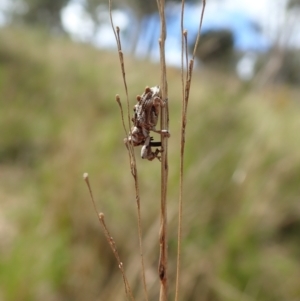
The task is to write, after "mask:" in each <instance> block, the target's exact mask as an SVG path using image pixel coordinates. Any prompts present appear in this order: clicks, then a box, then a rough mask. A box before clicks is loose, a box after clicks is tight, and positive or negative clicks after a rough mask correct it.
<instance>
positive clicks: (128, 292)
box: [83, 173, 134, 301]
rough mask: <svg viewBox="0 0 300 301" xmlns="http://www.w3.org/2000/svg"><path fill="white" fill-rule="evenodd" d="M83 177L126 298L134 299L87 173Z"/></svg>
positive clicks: (132, 300)
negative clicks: (114, 260) (114, 259)
mask: <svg viewBox="0 0 300 301" xmlns="http://www.w3.org/2000/svg"><path fill="white" fill-rule="evenodd" d="M83 179H84V181H85V183H86V185H87V187H88V190H89V193H90V197H91V200H92V203H93V207H94V210H95V212H96V214H97V217H98V220H99V223H100V225H101V228H102V230H103V232H104V235H105V238H106V240H107V242H108V244H109V245H110V247H111V250H112V252H113V254H114V256H115V258H116V260H117V262H118V266H119V269H120V271H121V274H122V277H123V282H124V286H125V293H126V297H127V299H128V300H131V301H134V297H133V294H132V290H131V288H130V285H129V282H128V279H127V276H126V273H125V270H124V266H123V262H122V261H121V258H120V256H119V253H118V250H117V246H116V243H115V241H114V239H113V237H112V236H111V234H110V232H109V230H108V227H107V225H106V223H105V219H104V214H103V213H102V212H101V213H98V212H99V211H98V209H97V206H96V202H95V200H94V196H93V192H92V188H91V185H90V181H89V176H88V174H87V173H84V174H83Z"/></svg>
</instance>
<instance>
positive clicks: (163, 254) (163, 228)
mask: <svg viewBox="0 0 300 301" xmlns="http://www.w3.org/2000/svg"><path fill="white" fill-rule="evenodd" d="M157 7H158V11H159V15H160V24H161V30H160V39H159V47H160V67H161V80H160V82H161V84H160V85H161V91H162V99H164V100H166V99H168V83H167V71H166V59H165V40H166V35H167V32H166V19H165V11H164V8H165V1H164V0H157ZM160 126H161V129H164V130H168V129H169V108H168V102H166V105H165V106H164V107H163V108H162V109H161V117H160ZM161 143H162V149H163V152H162V156H161V221H160V232H159V244H160V256H159V265H158V273H159V278H160V297H159V300H160V301H166V300H167V299H168V277H167V267H168V265H167V264H168V244H167V186H168V170H169V167H168V138H167V137H166V136H164V135H161Z"/></svg>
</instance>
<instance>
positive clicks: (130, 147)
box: [109, 0, 148, 301]
mask: <svg viewBox="0 0 300 301" xmlns="http://www.w3.org/2000/svg"><path fill="white" fill-rule="evenodd" d="M109 15H110V21H111V26H112V29H113V32H114V35H115V38H116V43H117V47H118V53H119V60H120V65H121V70H122V78H123V83H124V87H125V92H126V103H127V117H128V127H129V128H130V105H129V96H128V87H127V81H126V73H125V64H124V56H123V52H122V45H121V39H120V29H119V27H116V29H115V26H114V23H113V18H112V13H111V0H109ZM117 101H118V99H117ZM118 103H119V102H118ZM119 106H120V108H121V114H122V120H124V117H123V110H122V106H121V105H120V103H119ZM122 122H123V121H122ZM124 125H125V123H124V122H123V127H124ZM124 128H125V129H126V127H124ZM128 152H129V157H130V170H131V174H132V176H133V178H134V186H135V199H136V205H137V219H138V237H139V250H140V257H141V270H142V271H141V273H142V281H143V290H144V298H145V300H146V301H148V291H147V282H146V275H145V264H144V254H143V243H142V236H143V235H142V219H141V205H140V191H139V179H138V173H137V166H136V159H135V154H134V148H133V145H132V142H130V143H128Z"/></svg>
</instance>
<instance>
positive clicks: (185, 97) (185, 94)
mask: <svg viewBox="0 0 300 301" xmlns="http://www.w3.org/2000/svg"><path fill="white" fill-rule="evenodd" d="M184 2H185V1H184V0H182V6H181V33H182V42H181V83H182V110H181V135H180V180H179V181H180V183H179V202H178V206H179V209H178V240H177V243H178V246H177V271H176V286H175V301H177V300H178V298H179V282H180V260H181V238H182V204H183V177H184V170H183V167H184V150H185V131H186V125H187V118H186V116H187V108H188V101H189V95H190V88H191V80H192V74H193V67H194V60H195V55H196V50H197V47H198V43H199V39H200V32H201V28H202V22H203V16H204V11H205V5H206V0H203V1H202V12H201V16H200V22H199V27H198V33H197V38H196V42H195V45H194V50H193V56H192V59H191V60H190V62H188V49H187V35H188V33H187V31H186V30H184ZM186 67H188V69H187V70H186ZM185 70H186V74H185V76H184V73H185Z"/></svg>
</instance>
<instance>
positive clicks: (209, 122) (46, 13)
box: [0, 0, 300, 301]
mask: <svg viewBox="0 0 300 301" xmlns="http://www.w3.org/2000/svg"><path fill="white" fill-rule="evenodd" d="M256 2H257V1H256ZM201 8H202V6H201V4H199V2H198V1H186V10H185V28H186V29H187V30H188V41H189V42H188V43H189V47H190V50H191V49H192V47H193V45H194V42H195V38H196V33H197V29H198V24H199V19H200V13H201ZM180 11H181V3H180V1H166V19H167V27H168V37H167V44H166V51H167V53H166V57H167V62H168V85H169V105H170V132H171V138H170V139H169V164H170V171H169V188H168V200H169V207H168V215H169V223H170V224H169V233H168V235H169V237H168V238H169V274H170V275H169V279H170V284H169V290H170V297H172V298H173V296H174V283H175V270H176V242H177V228H176V226H177V207H178V204H177V203H178V191H179V151H180V146H179V135H180V110H181V86H180V85H181V84H180V81H181V80H180V78H181V74H180V69H179V67H180V64H181V61H180V59H181V58H180V57H181V54H180V51H181V44H180V43H181V41H180ZM299 11H300V1H299V0H277V1H271V0H261V1H259V3H255V1H248V0H240V1H237V0H223V1H221V0H220V1H217V0H207V9H206V12H205V16H204V23H203V29H202V38H201V41H200V45H199V48H198V51H197V57H196V68H195V72H194V77H193V82H192V87H191V96H190V102H189V111H188V125H187V137H186V157H185V159H186V165H185V184H184V185H185V189H184V212H183V223H184V224H183V246H182V272H181V294H180V295H181V299H182V300H185V301H192V300H193V301H225V300H228V301H232V300H237V301H243V300H245V301H252V300H253V301H254V300H263V301H265V300H266V301H267V300H270V301H276V300H278V301H279V300H280V301H282V300H285V301H296V300H300V200H299V198H300V187H299V183H300V137H299V130H300V118H299V114H300V106H299V100H300V90H299V82H300V53H299V47H300V35H299V32H300V31H299V26H300V24H299ZM112 15H113V18H114V23H115V25H116V26H120V28H121V38H122V46H123V49H124V53H125V66H126V76H127V81H128V87H129V98H130V105H131V106H133V105H134V103H135V97H136V95H137V94H141V93H142V92H143V90H144V87H145V86H147V85H149V86H154V85H157V84H159V79H160V69H159V56H158V47H157V39H158V37H159V23H158V22H159V17H158V14H157V8H156V1H138V0H135V1H134V0H127V1H117V0H116V1H113V13H112ZM0 25H1V27H0V104H1V106H0V301H2V300H3V301H19V300H28V301H29V300H30V301H31V300H44V301H62V300H74V301H81V300H108V301H109V300H125V293H124V287H123V283H122V277H121V274H120V272H119V270H118V267H117V263H116V261H115V260H114V257H113V255H112V253H111V251H110V248H109V246H108V244H107V242H106V241H105V238H104V235H103V233H102V232H101V228H100V225H99V223H98V220H97V216H96V214H95V212H94V211H93V207H92V204H91V201H90V199H89V195H88V190H87V188H86V187H85V184H84V181H83V179H82V174H83V173H84V172H88V173H89V175H90V181H91V184H92V187H93V192H94V196H95V199H96V201H97V206H98V208H99V210H100V211H102V212H104V214H105V216H106V222H107V224H108V226H109V228H110V230H111V234H112V236H113V237H114V240H115V242H116V244H117V247H118V250H119V254H120V256H121V259H122V261H123V263H124V266H125V269H126V271H127V275H128V278H129V281H130V283H131V285H132V289H133V291H134V294H135V296H136V300H141V299H142V298H143V297H142V294H143V293H142V282H141V273H140V266H139V263H140V258H139V250H138V236H137V233H138V232H137V218H136V215H137V214H136V205H135V192H134V182H133V179H132V177H131V174H130V168H129V162H128V154H127V151H126V148H125V147H124V144H123V138H124V137H125V135H126V133H124V130H123V128H122V122H121V117H120V111H119V108H118V106H117V104H116V102H115V100H114V99H115V94H117V93H118V94H120V97H121V100H122V101H123V104H124V109H126V105H125V100H126V96H125V92H124V87H123V80H122V76H121V72H120V66H119V62H118V54H117V51H116V44H115V41H114V36H113V33H112V29H111V26H110V23H109V14H108V6H107V2H106V1H100V0H78V1H76V0H0ZM130 111H131V108H130ZM139 152H140V150H139V149H136V155H137V163H138V171H139V179H140V192H141V211H142V226H143V234H144V255H145V266H146V277H147V284H148V290H149V296H150V297H149V300H158V291H159V282H158V276H157V264H158V250H159V245H158V230H159V221H160V216H159V209H160V204H159V202H160V179H159V177H160V176H159V174H160V164H159V162H158V161H152V162H149V161H143V160H142V159H140V157H139Z"/></svg>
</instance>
